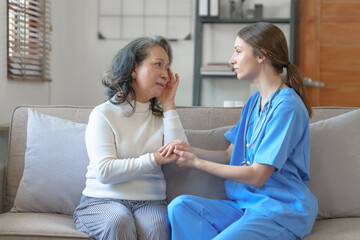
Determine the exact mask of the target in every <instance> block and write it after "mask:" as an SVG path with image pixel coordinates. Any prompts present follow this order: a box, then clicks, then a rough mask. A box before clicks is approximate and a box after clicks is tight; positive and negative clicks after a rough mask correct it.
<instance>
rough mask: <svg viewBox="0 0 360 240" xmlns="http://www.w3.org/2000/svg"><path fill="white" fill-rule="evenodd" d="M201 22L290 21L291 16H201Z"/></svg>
mask: <svg viewBox="0 0 360 240" xmlns="http://www.w3.org/2000/svg"><path fill="white" fill-rule="evenodd" d="M199 21H200V22H201V23H216V24H229V23H256V22H270V23H290V22H291V19H290V18H208V17H199Z"/></svg>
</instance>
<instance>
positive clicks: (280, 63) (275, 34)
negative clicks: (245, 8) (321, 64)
mask: <svg viewBox="0 0 360 240" xmlns="http://www.w3.org/2000/svg"><path fill="white" fill-rule="evenodd" d="M238 36H239V37H240V38H241V39H242V40H244V41H245V42H247V43H248V44H249V45H250V46H251V47H252V48H253V49H254V55H255V56H265V57H266V58H267V59H269V60H270V61H271V63H272V65H273V67H274V68H275V70H276V71H277V72H278V73H279V74H281V73H282V72H283V70H284V68H285V69H286V75H285V77H284V82H285V84H286V85H288V86H289V87H291V88H292V89H294V90H295V92H296V93H297V94H298V95H299V96H300V98H301V99H302V101H303V102H304V105H305V107H306V109H307V111H308V113H309V117H311V115H312V109H311V104H310V101H309V98H308V96H307V94H306V90H305V85H304V82H303V78H302V75H301V72H300V69H299V68H298V67H297V66H295V65H294V64H291V63H290V61H289V53H288V47H287V42H286V38H285V35H284V33H283V32H282V31H281V30H280V28H278V27H277V26H275V25H274V24H271V23H264V22H258V23H254V24H250V25H247V26H246V27H244V28H243V29H241V30H240V31H239V33H238Z"/></svg>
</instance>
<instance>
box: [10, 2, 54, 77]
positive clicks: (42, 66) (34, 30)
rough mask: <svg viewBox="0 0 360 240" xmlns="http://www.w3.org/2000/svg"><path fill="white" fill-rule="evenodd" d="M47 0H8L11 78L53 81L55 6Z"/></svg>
mask: <svg viewBox="0 0 360 240" xmlns="http://www.w3.org/2000/svg"><path fill="white" fill-rule="evenodd" d="M50 7H51V6H50V1H46V0H8V2H7V9H8V31H7V36H8V64H7V66H8V74H7V75H8V79H11V80H21V81H51V78H50V52H51V38H50V37H51V35H50V34H51V31H52V26H51V15H50V13H51V8H50Z"/></svg>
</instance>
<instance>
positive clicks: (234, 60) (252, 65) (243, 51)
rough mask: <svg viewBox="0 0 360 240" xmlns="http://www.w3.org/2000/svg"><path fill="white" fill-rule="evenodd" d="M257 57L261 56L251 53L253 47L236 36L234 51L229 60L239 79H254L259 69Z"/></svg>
mask: <svg viewBox="0 0 360 240" xmlns="http://www.w3.org/2000/svg"><path fill="white" fill-rule="evenodd" d="M259 59H261V58H260V57H258V56H255V55H254V54H253V48H252V47H251V46H250V45H249V44H248V43H246V42H245V41H244V40H242V39H241V38H240V37H239V36H237V37H236V40H235V44H234V53H233V55H232V56H231V58H230V60H229V63H230V64H231V65H233V68H234V72H235V74H236V76H237V78H238V79H239V80H254V79H255V78H256V76H257V74H258V73H259V70H260V65H261V64H259V62H258V61H259Z"/></svg>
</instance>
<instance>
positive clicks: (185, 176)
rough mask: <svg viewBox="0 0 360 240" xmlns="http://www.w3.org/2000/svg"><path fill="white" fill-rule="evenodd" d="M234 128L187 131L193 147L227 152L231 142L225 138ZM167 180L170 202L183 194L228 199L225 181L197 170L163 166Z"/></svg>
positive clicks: (167, 193)
mask: <svg viewBox="0 0 360 240" xmlns="http://www.w3.org/2000/svg"><path fill="white" fill-rule="evenodd" d="M231 127H232V126H227V127H220V128H216V129H210V130H185V134H186V136H187V138H188V140H189V143H190V145H191V146H193V147H198V148H202V149H208V150H226V149H227V148H228V147H229V145H230V142H229V141H228V140H227V139H226V138H225V137H224V133H226V132H227V131H228V130H229V129H230V128H231ZM162 170H163V172H164V175H165V179H166V196H167V201H168V202H170V201H171V200H172V199H174V198H175V197H177V196H179V195H182V194H190V195H196V196H200V197H206V198H213V199H227V196H226V193H225V186H224V179H222V178H219V177H216V176H214V175H211V174H209V173H206V172H203V171H200V170H197V169H181V168H179V167H177V166H176V164H175V163H170V164H167V165H164V166H162Z"/></svg>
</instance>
